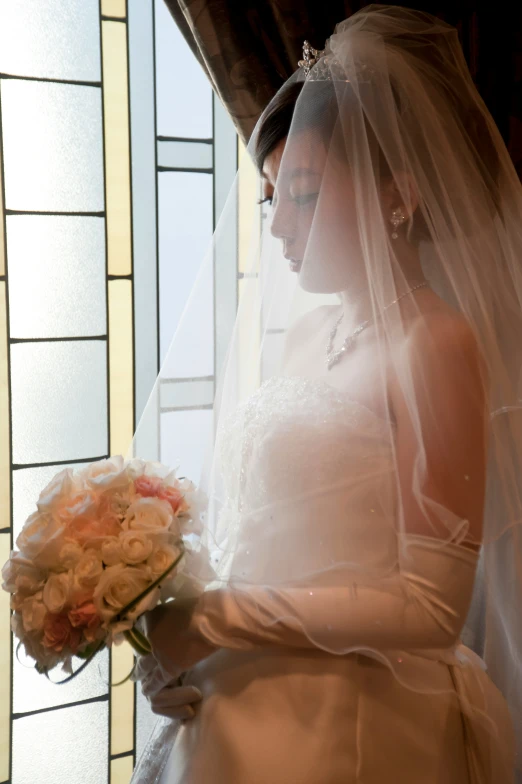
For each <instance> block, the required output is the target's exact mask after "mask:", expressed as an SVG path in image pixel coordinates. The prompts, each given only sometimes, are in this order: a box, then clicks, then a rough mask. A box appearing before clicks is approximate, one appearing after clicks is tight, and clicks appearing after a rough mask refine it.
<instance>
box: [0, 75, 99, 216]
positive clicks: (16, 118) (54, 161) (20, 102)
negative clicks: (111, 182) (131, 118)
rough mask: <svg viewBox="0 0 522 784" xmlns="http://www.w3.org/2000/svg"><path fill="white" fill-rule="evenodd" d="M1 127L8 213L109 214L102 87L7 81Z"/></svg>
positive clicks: (4, 90)
mask: <svg viewBox="0 0 522 784" xmlns="http://www.w3.org/2000/svg"><path fill="white" fill-rule="evenodd" d="M2 124H3V142H4V174H5V201H6V204H5V206H6V208H7V209H10V210H32V211H38V212H44V211H47V212H100V211H102V210H103V209H104V195H103V146H102V120H101V90H100V89H99V88H98V87H83V86H80V87H79V86H77V85H70V84H51V83H47V82H24V81H20V80H18V79H8V80H5V79H3V80H2Z"/></svg>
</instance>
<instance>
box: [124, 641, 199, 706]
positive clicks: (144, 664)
mask: <svg viewBox="0 0 522 784" xmlns="http://www.w3.org/2000/svg"><path fill="white" fill-rule="evenodd" d="M132 680H133V681H139V682H140V684H141V690H142V692H143V696H144V697H146V699H147V700H148V701H149V702H150V706H151V709H152V712H153V713H156V714H158V715H160V716H166V717H167V718H170V719H181V721H186V720H187V719H192V718H193V717H194V715H195V711H194V708H193V707H192V706H193V705H194V704H195V703H197V702H200V701H201V699H202V696H203V695H202V694H201V692H200V691H199V689H197V688H196V687H195V686H183V674H181V675H180V676H179V678H172V676H171V675H170V673H167V672H165V670H164V669H163V667H162V666H161V664H159V662H158V661H157V659H156V658H155V657H154V656H153V655H152V654H149V655H148V656H139V657H138V659H137V661H136V665H135V668H134V671H133V673H132Z"/></svg>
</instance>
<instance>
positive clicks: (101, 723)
mask: <svg viewBox="0 0 522 784" xmlns="http://www.w3.org/2000/svg"><path fill="white" fill-rule="evenodd" d="M56 688H57V689H59V688H60V687H59V686H56ZM107 734H108V705H107V703H106V702H94V703H89V704H87V705H78V706H75V707H74V708H63V709H62V710H54V711H49V712H46V713H37V714H36V715H34V716H24V717H23V718H21V719H16V720H15V721H14V722H13V776H12V781H13V784H35V782H38V784H65V782H67V784H73V782H74V784H105V782H106V781H107V771H108V743H107Z"/></svg>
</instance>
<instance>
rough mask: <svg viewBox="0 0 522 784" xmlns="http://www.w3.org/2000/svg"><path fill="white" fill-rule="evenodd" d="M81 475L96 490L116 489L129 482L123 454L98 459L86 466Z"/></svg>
mask: <svg viewBox="0 0 522 784" xmlns="http://www.w3.org/2000/svg"><path fill="white" fill-rule="evenodd" d="M81 475H82V478H83V479H84V480H85V482H86V483H87V484H88V485H89V486H90V487H92V488H93V489H94V490H95V491H107V490H114V489H116V488H117V487H125V486H126V485H128V484H129V477H128V475H127V471H126V467H125V461H124V459H123V457H122V456H121V455H116V456H115V457H109V458H107V459H105V460H96V462H94V463H90V464H89V465H88V466H87V467H86V468H84V469H83V470H82V471H81Z"/></svg>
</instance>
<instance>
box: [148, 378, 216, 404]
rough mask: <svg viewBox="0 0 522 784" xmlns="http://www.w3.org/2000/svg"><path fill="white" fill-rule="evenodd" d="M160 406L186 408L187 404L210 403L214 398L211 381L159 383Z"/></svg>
mask: <svg viewBox="0 0 522 784" xmlns="http://www.w3.org/2000/svg"><path fill="white" fill-rule="evenodd" d="M160 388H161V407H162V408H187V407H189V406H207V405H212V401H213V400H214V382H213V381H207V380H205V381H180V382H168V381H165V380H163V381H162V383H161V387H160Z"/></svg>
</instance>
